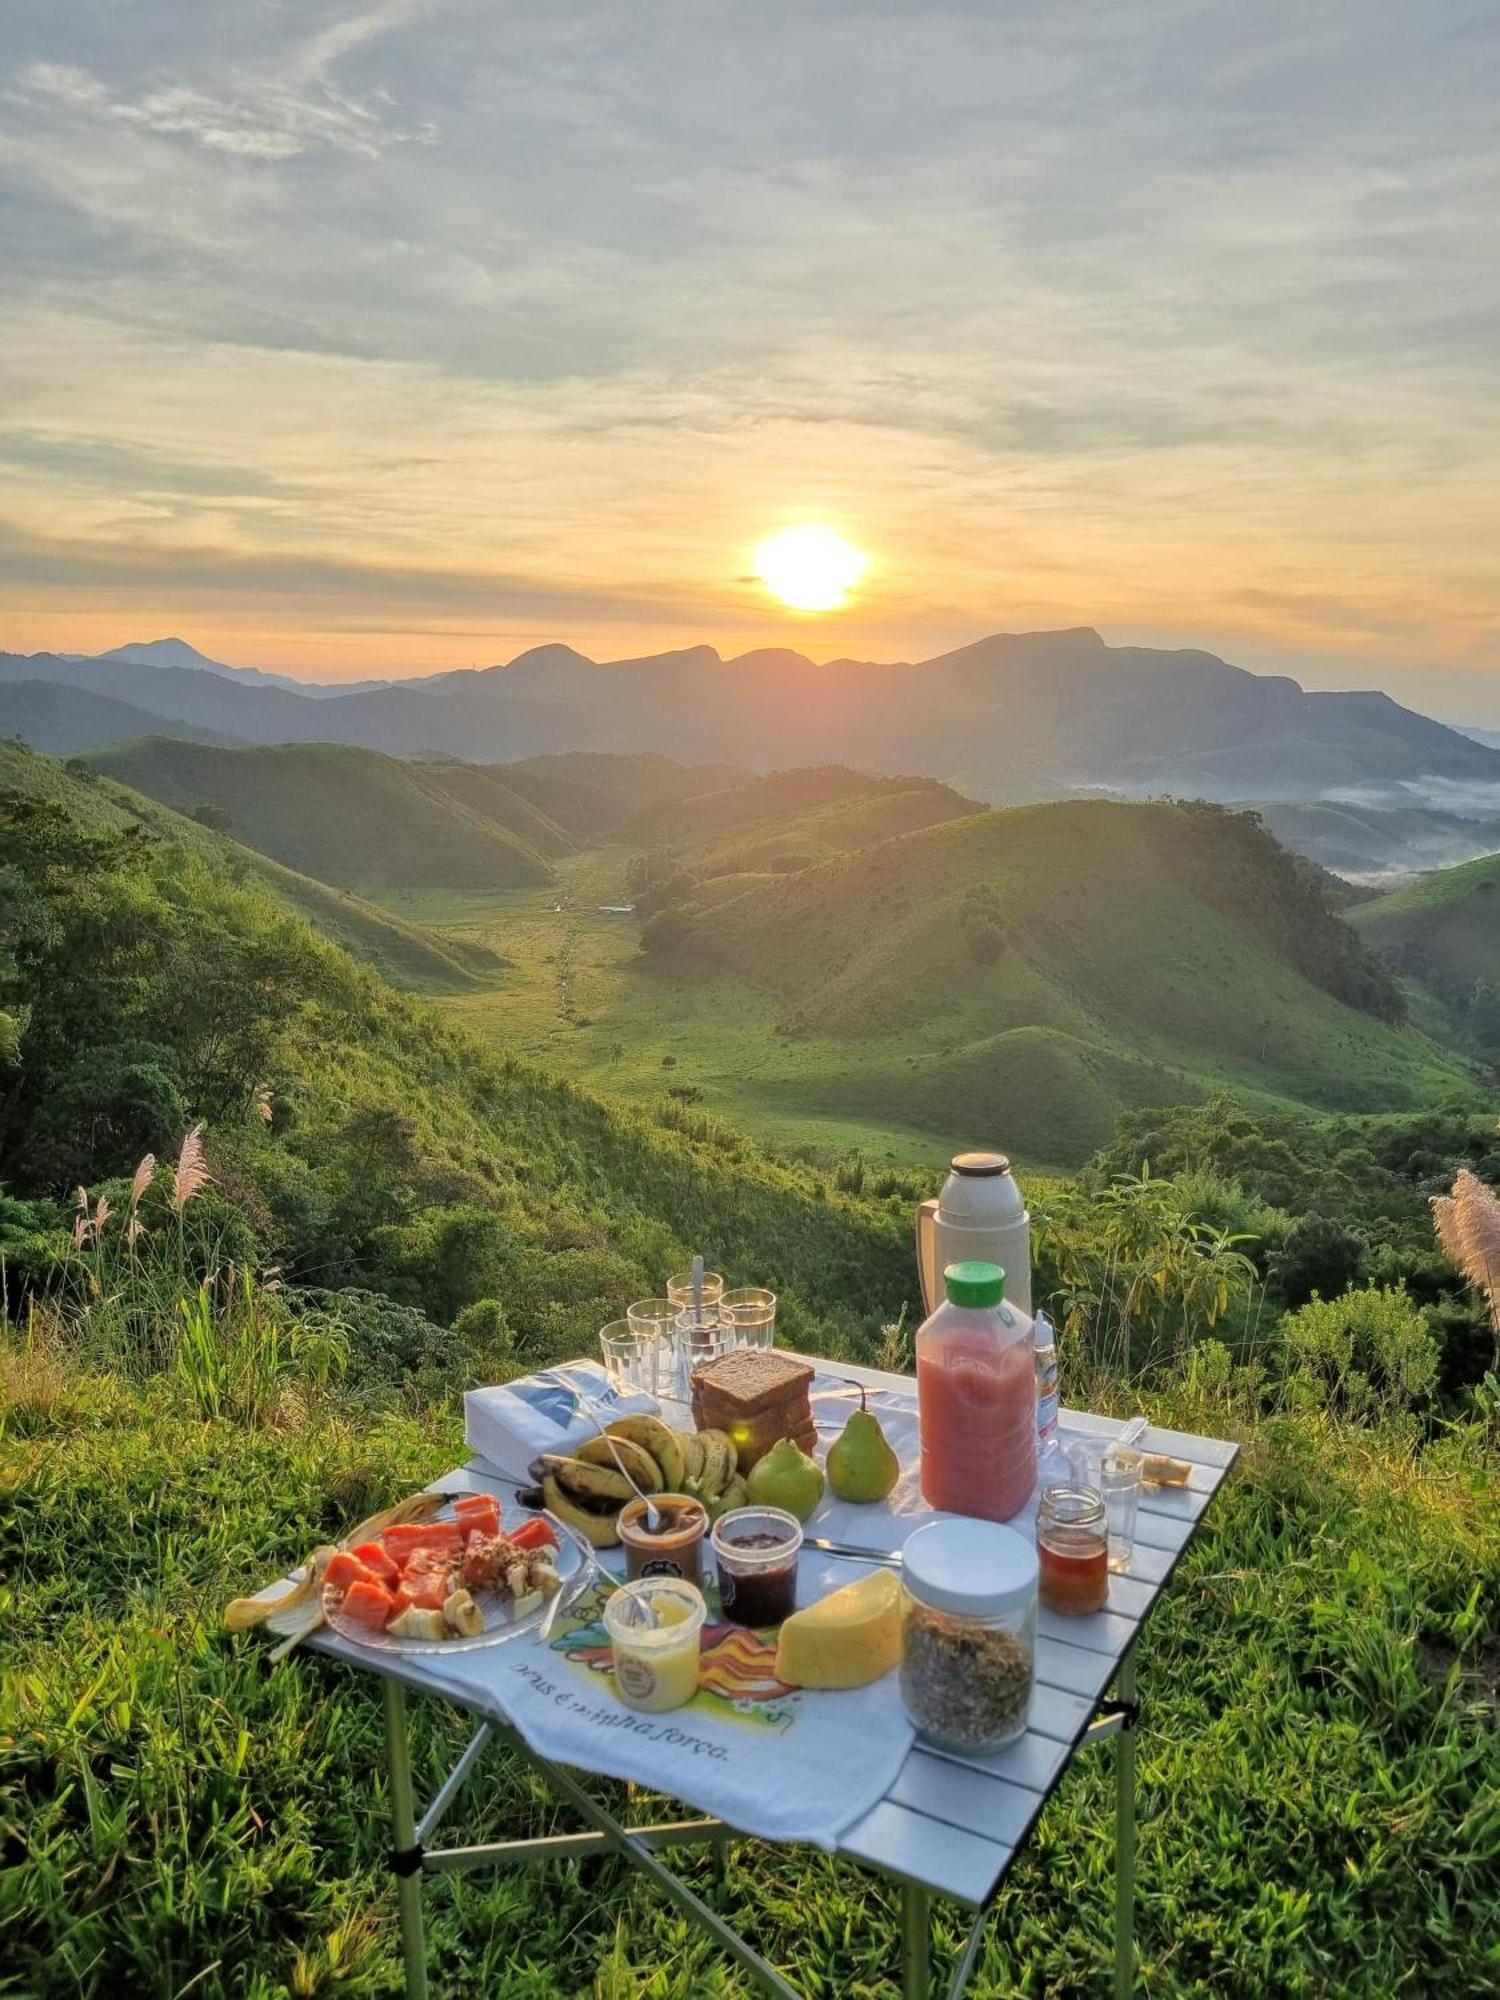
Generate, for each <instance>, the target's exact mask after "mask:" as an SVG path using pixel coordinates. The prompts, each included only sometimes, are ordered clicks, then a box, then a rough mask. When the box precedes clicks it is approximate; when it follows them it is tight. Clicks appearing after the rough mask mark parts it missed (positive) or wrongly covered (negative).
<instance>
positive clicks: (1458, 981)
mask: <svg viewBox="0 0 1500 2000" xmlns="http://www.w3.org/2000/svg"><path fill="white" fill-rule="evenodd" d="M1352 921H1353V922H1354V923H1355V924H1356V925H1357V927H1358V930H1359V932H1360V935H1361V936H1362V937H1363V938H1364V940H1365V942H1366V943H1367V944H1368V945H1369V947H1370V948H1371V950H1372V951H1374V952H1376V953H1378V954H1379V955H1380V956H1381V957H1382V958H1383V959H1385V960H1386V961H1387V963H1388V964H1390V965H1391V966H1393V967H1394V968H1395V970H1396V971H1397V972H1398V973H1400V974H1401V975H1402V977H1403V978H1405V979H1406V980H1407V981H1409V982H1410V988H1411V992H1412V1005H1413V1012H1414V1013H1415V1014H1416V1015H1417V1017H1418V1018H1419V1019H1422V1020H1425V1021H1427V1022H1429V1023H1430V1024H1431V1026H1432V1028H1433V1029H1434V1031H1435V1032H1438V1033H1447V1034H1450V1035H1454V1036H1457V1037H1458V1038H1460V1039H1461V1040H1462V1041H1464V1042H1466V1043H1467V1044H1468V1045H1469V1046H1471V1047H1472V1048H1474V1049H1475V1050H1476V1052H1477V1053H1478V1054H1479V1055H1481V1056H1482V1057H1483V1058H1484V1059H1485V1060H1486V1061H1487V1062H1490V1063H1494V1062H1495V1061H1497V1060H1500V854H1488V855H1485V856H1483V857H1482V858H1481V859H1480V860H1478V861H1469V862H1466V863H1464V865H1463V866H1462V867H1458V868H1444V869H1441V870H1439V871H1438V872H1437V873H1436V874H1432V875H1426V876H1423V877H1422V879H1421V880H1420V881H1417V882H1413V883H1412V884H1411V885H1410V886H1409V887H1408V888H1405V889H1397V890H1393V891H1392V892H1391V893H1390V894H1389V895H1385V896H1379V897H1377V898H1375V900H1374V901H1372V902H1368V903H1365V904H1362V905H1361V907H1360V908H1359V909H1358V910H1357V911H1356V912H1354V913H1353V917H1352Z"/></svg>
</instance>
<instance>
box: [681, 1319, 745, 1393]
mask: <svg viewBox="0 0 1500 2000" xmlns="http://www.w3.org/2000/svg"><path fill="white" fill-rule="evenodd" d="M673 1340H674V1341H675V1343H676V1360H677V1378H678V1384H679V1388H678V1393H679V1395H680V1396H681V1398H682V1400H683V1402H687V1401H689V1400H690V1399H691V1397H692V1393H693V1373H694V1371H695V1370H696V1369H699V1368H706V1367H707V1366H708V1364H709V1362H710V1361H717V1360H718V1359H719V1358H720V1356H721V1355H725V1354H732V1353H733V1352H734V1350H735V1348H736V1347H738V1346H739V1330H738V1328H737V1327H736V1326H735V1324H734V1321H733V1320H731V1319H725V1318H724V1317H723V1315H722V1314H721V1313H720V1311H719V1308H718V1307H717V1306H705V1307H704V1308H703V1310H702V1311H701V1312H694V1311H693V1308H692V1307H691V1306H689V1307H688V1309H687V1311H686V1312H684V1313H679V1314H678V1317H677V1331H676V1333H675V1334H674V1335H673Z"/></svg>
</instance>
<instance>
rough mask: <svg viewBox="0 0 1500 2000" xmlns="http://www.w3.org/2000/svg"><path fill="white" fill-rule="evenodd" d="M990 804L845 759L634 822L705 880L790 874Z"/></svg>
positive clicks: (639, 832) (777, 774)
mask: <svg viewBox="0 0 1500 2000" xmlns="http://www.w3.org/2000/svg"><path fill="white" fill-rule="evenodd" d="M983 810H984V808H983V807H982V806H979V805H976V804H975V802H974V801H973V800H972V799H966V798H964V797H963V795H962V794H961V793H959V792H955V791H954V790H953V789H952V788H951V787H950V786H948V785H942V784H939V783H938V782H937V781H936V780H935V779H930V778H876V777H871V776H870V775H869V774H868V773H866V772H864V771H851V770H848V769H846V768H844V767H843V766H841V765H825V766H822V767H820V768H819V769H816V770H808V771H773V772H772V773H771V774H770V775H769V776H768V777H764V778H754V779H751V780H750V781H749V782H748V783H741V784H738V785H735V786H733V787H731V788H729V789H727V790H720V791H713V792H705V793H702V794H700V795H699V796H697V797H693V798H687V799H684V800H683V801H682V802H681V803H680V804H676V805H668V806H666V807H663V808H661V809H659V810H657V811H653V812H650V813H648V814H643V815H642V816H641V817H640V819H639V820H638V821H637V824H636V826H635V828H634V829H633V831H634V833H635V835H636V837H637V838H638V839H640V840H642V841H644V842H647V843H648V844H653V845H663V846H666V847H668V848H670V849H671V850H672V852H673V853H674V854H675V855H677V856H679V857H680V858H681V859H682V860H683V862H684V863H685V864H686V865H687V866H688V867H690V868H691V869H692V870H693V872H694V873H695V874H696V875H698V876H699V877H700V879H707V878H708V877H710V876H716V875H731V874H733V875H738V874H758V873H771V872H775V873H778V874H786V873H791V872H794V871H795V870H797V869H799V868H804V867H808V866H810V865H811V864H812V863H813V862H816V861H826V860H828V859H830V858H831V857H833V856H834V855H838V854H848V853H852V852H853V851H854V850H855V849H856V848H860V847H868V846H871V845H873V844H874V843H875V842H876V841H880V840H888V839H890V838H891V837H892V836H893V835H895V834H898V833H914V832H916V831H918V830H919V829H920V828H922V827H927V826H938V825H941V824H942V823H943V822H944V821H946V820H950V819H961V818H963V817H964V816H965V815H966V814H968V813H977V812H982V811H983Z"/></svg>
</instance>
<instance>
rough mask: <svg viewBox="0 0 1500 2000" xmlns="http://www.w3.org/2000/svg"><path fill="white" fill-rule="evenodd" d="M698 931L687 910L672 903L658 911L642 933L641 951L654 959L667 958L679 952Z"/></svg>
mask: <svg viewBox="0 0 1500 2000" xmlns="http://www.w3.org/2000/svg"><path fill="white" fill-rule="evenodd" d="M695 934H696V929H695V926H694V923H693V920H692V918H691V917H690V916H689V915H688V914H687V912H686V910H683V909H681V908H679V907H678V905H677V904H675V903H670V904H668V906H667V907H666V908H665V909H662V910H658V911H657V913H656V915H655V916H654V917H652V919H651V920H650V922H649V923H648V924H647V925H646V926H645V928H644V929H643V930H642V932H641V950H642V951H644V952H646V953H648V954H649V955H650V956H651V957H653V958H665V957H666V956H667V955H668V954H669V953H670V952H674V951H679V950H680V949H681V948H682V946H683V945H685V944H687V943H689V942H690V940H691V939H692V938H693V937H694V936H695Z"/></svg>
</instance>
